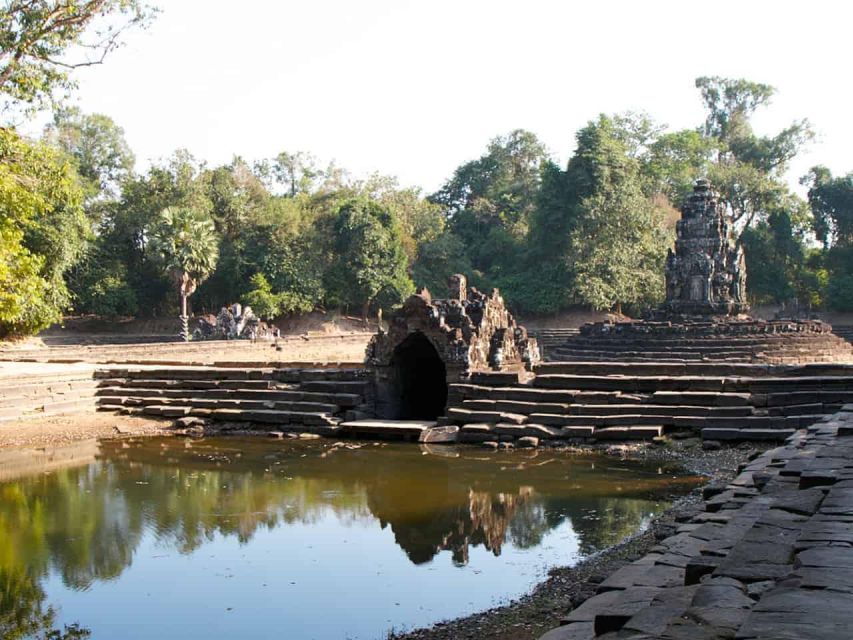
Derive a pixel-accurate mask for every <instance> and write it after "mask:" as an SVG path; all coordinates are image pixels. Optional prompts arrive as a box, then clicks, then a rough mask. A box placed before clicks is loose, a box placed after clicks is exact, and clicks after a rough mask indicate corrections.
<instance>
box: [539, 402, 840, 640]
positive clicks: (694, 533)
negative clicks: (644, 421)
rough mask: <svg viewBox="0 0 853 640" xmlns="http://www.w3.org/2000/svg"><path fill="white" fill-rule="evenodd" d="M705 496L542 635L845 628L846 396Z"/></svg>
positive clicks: (829, 637) (766, 638)
mask: <svg viewBox="0 0 853 640" xmlns="http://www.w3.org/2000/svg"><path fill="white" fill-rule="evenodd" d="M705 498H706V502H705V508H704V510H703V511H701V512H699V513H697V514H696V515H694V516H692V517H690V518H689V520H688V521H686V522H684V523H682V524H681V526H680V527H679V529H678V531H677V533H676V534H675V535H673V536H671V537H669V538H666V539H664V540H663V541H661V543H660V544H659V545H658V546H656V547H655V548H654V549H652V550H651V552H650V553H649V554H648V555H646V556H645V557H643V558H641V559H640V560H638V561H636V562H634V563H632V564H630V565H627V566H625V567H623V568H621V569H619V570H618V571H617V572H616V573H614V574H613V575H611V576H609V577H608V578H607V579H606V580H604V581H603V582H602V583H601V584H600V585H599V588H598V595H596V596H594V597H592V598H590V599H588V600H587V601H586V602H584V603H583V604H581V605H580V606H579V607H577V608H576V609H574V610H573V611H571V612H569V613H568V614H567V615H566V616H565V618H564V620H563V623H564V624H563V626H561V627H558V628H557V629H554V630H552V631H550V632H548V633H546V634H545V635H544V636H542V638H541V639H540V640H587V639H591V638H596V639H600V640H647V639H651V638H664V639H667V640H681V639H684V640H688V639H689V640H711V639H718V638H734V639H738V640H770V639H771V638H772V639H774V640H776V639H780V640H809V639H812V638H814V639H821V640H833V639H838V640H842V639H843V640H849V639H850V638H853V405H845V406H844V407H843V408H842V411H840V412H838V413H836V414H834V415H831V416H827V417H826V418H824V419H823V420H822V421H821V422H817V423H815V424H813V425H812V426H810V427H808V428H807V429H803V430H799V431H797V432H796V433H795V434H794V435H792V436H791V437H790V438H788V440H787V441H786V443H785V444H784V445H783V446H780V447H777V448H775V449H771V450H769V451H767V452H765V453H763V454H761V455H760V456H758V457H756V458H755V459H754V460H752V461H751V462H749V463H748V464H747V465H745V467H744V468H743V469H742V471H741V473H740V474H739V475H738V476H737V477H736V478H735V479H734V480H733V481H732V482H731V483H730V484H728V485H726V486H709V487H706V489H705Z"/></svg>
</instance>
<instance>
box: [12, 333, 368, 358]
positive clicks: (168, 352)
mask: <svg viewBox="0 0 853 640" xmlns="http://www.w3.org/2000/svg"><path fill="white" fill-rule="evenodd" d="M371 335H372V334H370V333H365V332H357V333H344V334H331V335H317V336H290V337H287V338H283V339H281V340H279V341H278V342H277V343H274V342H266V341H263V342H261V341H258V342H255V343H252V342H249V341H247V340H221V341H220V340H216V341H209V342H189V343H187V342H167V343H163V342H159V343H158V342H151V343H139V342H135V343H132V344H97V345H90V344H72V345H61V346H45V345H43V344H42V345H38V344H34V343H31V342H30V343H27V344H20V343H18V344H4V345H2V346H0V360H17V361H40V362H75V361H80V362H92V363H115V362H130V363H144V362H151V363H168V364H176V363H185V364H215V363H220V362H221V363H228V362H240V363H274V364H280V365H283V364H287V363H296V362H303V363H328V362H362V361H363V360H364V352H365V349H366V348H367V343H368V341H369V340H370V337H371Z"/></svg>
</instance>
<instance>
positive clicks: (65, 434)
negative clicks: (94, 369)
mask: <svg viewBox="0 0 853 640" xmlns="http://www.w3.org/2000/svg"><path fill="white" fill-rule="evenodd" d="M170 427H171V423H170V422H167V421H161V420H152V419H149V418H139V417H134V416H118V415H114V414H111V413H102V412H98V413H94V412H93V413H75V414H69V415H65V416H52V417H49V418H39V419H30V420H17V421H13V422H3V423H0V449H6V448H11V447H49V446H56V445H63V444H70V443H73V442H79V441H81V440H89V439H92V438H120V437H125V436H140V435H166V434H168V433H170Z"/></svg>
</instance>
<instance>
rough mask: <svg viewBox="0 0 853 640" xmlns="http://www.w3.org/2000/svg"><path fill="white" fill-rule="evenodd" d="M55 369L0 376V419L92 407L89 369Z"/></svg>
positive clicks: (81, 410) (9, 419)
mask: <svg viewBox="0 0 853 640" xmlns="http://www.w3.org/2000/svg"><path fill="white" fill-rule="evenodd" d="M56 369H60V370H53V371H49V372H48V371H46V372H44V373H41V372H38V373H35V372H30V373H21V374H19V375H15V376H4V377H2V378H0V422H12V421H15V420H21V419H30V418H43V417H49V416H58V415H65V414H70V413H80V412H85V411H94V409H95V392H96V384H95V381H93V380H92V373H91V370H87V371H62V370H61V368H60V367H56Z"/></svg>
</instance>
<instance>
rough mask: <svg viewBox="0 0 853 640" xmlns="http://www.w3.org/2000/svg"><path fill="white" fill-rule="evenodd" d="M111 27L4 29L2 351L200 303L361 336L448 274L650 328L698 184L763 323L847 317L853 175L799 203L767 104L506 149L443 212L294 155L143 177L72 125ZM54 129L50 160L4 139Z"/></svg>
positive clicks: (818, 186)
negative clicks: (42, 334) (84, 70)
mask: <svg viewBox="0 0 853 640" xmlns="http://www.w3.org/2000/svg"><path fill="white" fill-rule="evenodd" d="M103 16H108V17H109V18H110V19H111V22H110V24H111V25H113V26H112V29H114V32H112V31H111V32H109V33H107V35H106V36H105V35H104V32H103V31H99V32H98V34H99V39H98V41H97V42H95V43H92V44H91V45H90V46H92V47H95V48H97V47H100V49H98V50H99V51H101V52H102V54H103V55H104V56H105V55H106V54H107V53H109V52H110V51H111V49H112V47H114V46H115V44H116V42H117V37H118V35H120V32H121V30H122V29H124V28H126V27H128V26H136V25H138V24H143V25H144V23H145V22H146V21H147V20H149V19H150V18H151V13H150V10H148V9H147V8H146V7H144V6H141V5H138V4H137V3H136V2H130V1H127V0H121V1H119V0H112V1H110V0H92V1H90V2H83V3H80V2H61V1H56V0H54V1H41V2H15V1H12V2H6V3H5V6H4V8H3V10H2V13H0V41H2V54H0V95H2V98H3V113H4V116H5V121H6V123H7V126H6V127H5V128H2V129H0V336H3V335H24V334H29V333H32V332H36V331H38V330H40V329H42V328H44V327H46V326H48V325H49V324H51V323H52V322H55V321H57V320H59V319H60V318H61V316H62V315H63V314H66V313H85V314H89V313H91V314H98V315H103V316H141V315H145V316H147V315H155V316H156V315H161V316H162V315H167V316H174V315H178V314H179V313H183V310H182V306H181V305H182V303H183V304H184V305H185V304H186V303H187V300H189V305H190V307H191V309H192V311H194V312H195V313H199V312H216V311H218V309H219V308H220V307H222V306H223V305H225V304H229V303H232V302H235V301H240V302H244V303H248V304H251V306H252V308H253V309H254V310H255V312H256V313H257V314H258V315H260V316H261V317H263V318H265V319H269V318H273V317H276V316H280V315H283V314H293V313H301V312H307V311H311V310H314V309H327V310H328V309H343V310H347V311H349V312H351V313H357V314H361V315H364V316H367V315H368V314H371V313H373V312H375V311H376V310H377V309H379V308H389V307H391V306H393V305H395V304H397V303H399V302H400V301H401V300H403V299H404V298H405V297H406V296H407V295H409V294H410V293H412V292H413V291H414V290H415V287H416V286H426V287H427V288H429V289H431V290H437V291H442V292H443V290H444V282H445V280H446V277H447V276H448V275H449V274H451V273H454V272H462V273H466V274H468V275H469V277H470V279H471V282H472V284H473V285H475V286H477V287H479V288H485V289H488V288H490V287H498V288H500V290H501V292H502V293H503V295H504V296H505V298H506V299H507V301H508V302H509V304H510V306H511V307H512V308H513V309H514V310H516V311H518V312H522V313H528V314H530V313H535V314H549V313H555V312H558V311H560V310H563V309H568V308H574V307H584V308H593V309H597V310H623V309H624V310H625V311H628V312H630V313H639V312H642V310H644V309H645V308H648V307H649V306H651V305H654V304H656V303H657V302H659V301H660V300H661V298H662V295H663V288H664V287H663V262H664V260H665V257H666V252H667V249H668V248H669V247H670V246H671V245H672V241H673V238H674V227H675V221H676V220H677V219H678V215H679V214H678V207H679V205H680V203H681V202H682V201H683V199H684V198H685V196H686V195H687V194H688V193H689V191H690V189H691V185H692V182H693V180H694V179H695V178H697V177H700V176H707V177H708V178H710V180H711V181H712V182H713V184H714V185H715V187H716V189H717V190H719V191H720V193H721V197H722V198H723V200H724V201H725V203H726V204H727V206H728V207H729V209H730V212H731V215H732V217H733V220H734V223H735V228H736V238H735V240H736V242H738V243H741V244H742V245H743V246H744V248H745V250H746V257H747V268H748V273H749V280H748V282H749V295H750V298H751V300H752V301H753V302H754V303H782V302H789V301H792V300H797V301H799V303H800V304H801V305H802V306H804V307H806V308H811V309H835V310H847V311H850V310H853V173H849V174H847V175H844V176H833V175H832V173H831V172H830V171H829V170H828V169H826V168H825V167H822V166H816V167H814V168H812V169H811V170H810V171H809V173H808V175H806V176H803V178H802V184H803V185H804V186H805V188H806V189H807V198H806V199H803V198H801V197H799V196H798V195H797V194H795V193H794V192H793V191H792V190H791V189H790V188H789V186H788V182H787V178H786V174H787V170H788V168H789V163H790V161H791V160H792V159H793V158H794V157H795V156H796V155H797V153H798V152H799V151H800V150H801V149H803V147H804V146H805V145H808V144H809V142H810V141H811V140H812V138H813V131H812V128H811V126H810V124H809V123H808V121H806V120H802V121H798V122H794V123H792V124H791V125H790V126H789V127H787V128H786V129H784V130H782V131H780V132H778V133H777V134H775V135H771V136H761V135H757V134H756V133H755V132H754V130H753V128H752V126H751V119H752V116H753V115H754V113H755V112H756V111H757V110H759V109H762V108H767V107H768V105H769V104H770V101H771V98H772V97H773V94H774V89H773V87H771V86H768V85H766V84H760V83H757V82H751V81H747V80H742V79H728V78H720V77H700V78H698V79H697V80H696V82H695V85H696V87H695V89H696V90H697V99H699V100H701V101H702V103H703V104H704V107H705V113H706V119H705V121H704V122H699V123H697V124H696V127H695V128H692V129H685V130H670V129H668V128H667V127H666V126H664V125H662V124H660V123H658V122H656V121H655V120H654V119H653V117H652V116H651V115H648V114H644V113H620V114H612V115H605V114H601V115H597V116H596V115H594V114H590V115H591V116H592V119H591V120H590V121H589V122H588V124H587V125H586V126H584V127H583V128H582V129H581V130H580V131H578V132H577V134H576V136H575V137H576V148H575V149H574V151H573V153H572V155H571V157H570V159H569V161H568V163H567V164H566V165H565V166H560V165H558V164H557V163H556V162H555V161H554V159H553V157H552V155H551V154H550V153H549V151H548V150H547V149H546V148H545V146H544V145H543V144H542V142H541V141H539V140H538V139H537V137H536V136H535V135H534V134H533V133H531V132H529V131H523V130H515V131H511V132H509V133H507V134H505V135H501V136H498V137H495V138H494V139H493V140H492V141H491V142H490V143H489V144H488V146H487V147H486V148H485V149H484V150H483V153H482V155H481V156H480V157H479V158H476V159H473V160H471V161H469V162H466V163H464V164H462V165H461V166H459V167H457V168H456V169H455V170H454V171H452V173H451V174H450V175H449V177H448V179H447V180H446V182H445V183H444V184H443V185H442V186H441V188H440V189H439V190H438V191H436V192H435V193H432V194H425V193H422V192H421V190H419V189H417V188H409V187H405V186H401V185H399V184H398V183H397V181H396V180H395V179H394V178H393V177H388V176H381V175H373V176H369V177H367V178H354V177H352V176H351V175H350V174H349V173H348V172H347V171H346V170H345V169H343V168H341V167H338V166H335V165H334V164H329V165H324V164H322V163H320V162H318V161H317V160H316V159H315V158H314V157H313V156H312V155H311V154H310V153H306V152H302V151H295V150H287V151H283V152H281V153H280V154H278V155H277V156H276V157H274V158H267V159H260V160H257V159H254V160H249V159H245V158H242V157H240V156H237V155H235V156H234V158H233V160H232V161H231V162H230V163H228V164H227V165H224V166H216V167H212V166H207V165H205V163H203V162H199V161H198V160H197V159H195V158H194V157H193V156H192V154H191V152H190V151H187V150H178V151H175V152H174V153H173V154H172V155H171V156H170V157H169V158H168V159H167V160H165V161H163V162H161V163H158V164H154V165H152V166H150V167H148V168H147V169H145V170H144V171H138V170H137V169H136V163H135V159H134V154H133V150H132V149H130V148H129V146H128V144H127V142H126V141H125V138H124V134H123V131H122V129H121V126H120V123H116V122H114V121H113V120H112V119H111V118H110V117H109V116H108V115H104V114H90V113H83V112H81V111H79V110H78V109H76V108H74V107H72V106H70V103H69V102H68V98H67V95H68V92H67V89H69V88H73V84H72V82H73V78H72V75H71V74H72V73H73V67H74V66H75V65H73V64H68V63H62V64H58V63H57V62H56V60H57V58H58V57H59V56H60V55H61V54H63V53H64V52H65V51H66V49H68V48H69V47H71V46H72V45H75V46H76V45H79V44H81V42H82V41H83V40H84V39H85V38H86V37H87V34H88V33H89V30H88V29H89V27H90V24H91V22H92V21H94V20H96V19H98V18H99V17H103ZM81 64H88V63H81ZM685 90H688V91H689V90H692V89H690V88H689V87H686V88H685ZM45 110H49V111H50V113H51V114H52V121H51V123H50V124H49V125H48V126H47V127H46V128H45V129H44V131H43V134H42V135H41V136H40V137H38V138H37V139H34V138H31V137H25V136H23V135H21V134H20V133H19V132H18V130H17V128H16V127H15V126H13V125H12V124H11V123H13V122H17V123H20V122H21V120H22V119H26V118H28V117H30V116H32V115H33V114H34V113H36V112H42V113H43V112H44V111H45Z"/></svg>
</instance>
